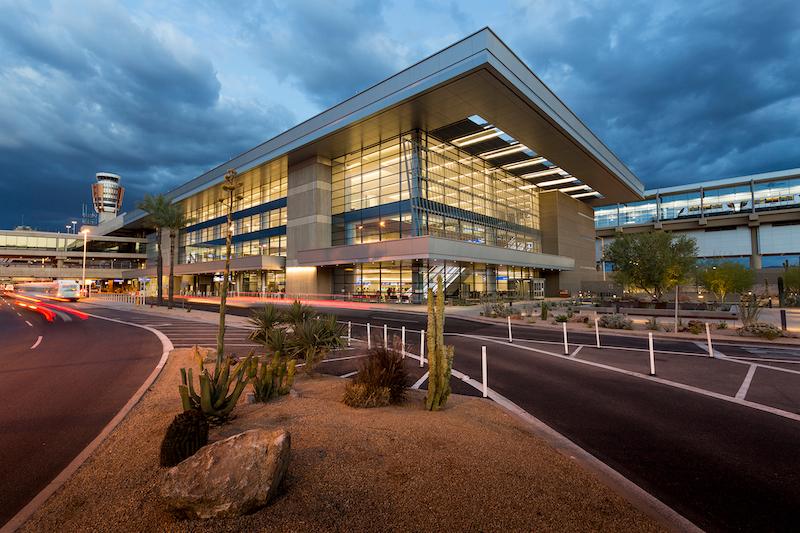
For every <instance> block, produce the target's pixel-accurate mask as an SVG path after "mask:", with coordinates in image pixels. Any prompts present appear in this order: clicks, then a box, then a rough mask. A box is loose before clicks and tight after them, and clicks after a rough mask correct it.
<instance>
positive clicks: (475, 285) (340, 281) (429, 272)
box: [333, 259, 543, 302]
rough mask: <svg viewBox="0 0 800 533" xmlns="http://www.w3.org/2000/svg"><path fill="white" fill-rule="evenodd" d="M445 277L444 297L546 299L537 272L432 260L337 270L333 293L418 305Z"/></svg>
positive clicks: (376, 264)
mask: <svg viewBox="0 0 800 533" xmlns="http://www.w3.org/2000/svg"><path fill="white" fill-rule="evenodd" d="M440 276H441V278H442V283H443V286H444V289H445V294H446V295H447V296H448V297H451V298H462V299H478V298H480V297H481V296H482V295H486V294H496V295H509V296H514V297H521V298H533V297H541V296H543V294H542V293H541V287H543V283H542V280H541V278H540V273H539V271H538V270H536V269H532V268H528V267H514V266H503V265H489V264H484V263H470V262H464V261H437V260H427V259H420V260H409V261H384V262H375V263H359V264H351V265H343V266H337V267H335V269H334V275H333V286H334V294H335V295H336V296H338V297H341V298H344V299H355V300H366V301H380V302H419V301H422V300H423V299H424V298H425V296H426V295H427V291H428V289H429V288H431V289H433V288H435V286H436V280H437V278H438V277H440ZM537 282H538V283H537Z"/></svg>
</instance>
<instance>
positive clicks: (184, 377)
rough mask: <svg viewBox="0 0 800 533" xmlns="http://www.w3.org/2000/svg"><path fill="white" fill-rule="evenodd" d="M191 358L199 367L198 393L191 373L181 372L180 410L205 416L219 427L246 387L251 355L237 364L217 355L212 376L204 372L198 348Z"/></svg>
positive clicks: (230, 358) (203, 361)
mask: <svg viewBox="0 0 800 533" xmlns="http://www.w3.org/2000/svg"><path fill="white" fill-rule="evenodd" d="M194 356H195V358H196V359H197V362H198V366H199V367H200V372H199V373H200V375H199V382H200V389H199V390H200V392H199V393H197V392H196V391H195V388H194V373H193V372H192V369H191V368H188V369H186V368H181V383H182V384H181V385H179V386H178V391H179V392H180V395H181V402H182V403H183V410H184V411H189V410H192V409H196V410H198V411H201V412H202V413H203V414H204V415H206V418H208V420H209V422H211V423H213V424H217V425H218V424H221V423H223V422H225V421H226V420H227V419H228V417H229V416H230V413H231V411H233V408H234V407H236V402H238V401H239V397H240V396H241V395H242V391H244V387H245V385H247V381H248V378H249V372H250V367H251V366H252V365H253V362H254V356H253V353H252V352H251V353H250V355H248V356H247V357H246V358H245V359H242V360H241V361H239V362H236V363H234V360H233V358H232V357H230V356H227V357H225V358H224V359H223V358H222V357H221V356H220V355H219V354H217V357H216V361H215V364H214V370H213V372H209V370H208V368H206V365H205V358H204V357H203V355H202V354H201V353H200V349H199V348H198V347H197V346H195V347H194ZM231 387H233V388H231Z"/></svg>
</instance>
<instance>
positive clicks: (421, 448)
mask: <svg viewBox="0 0 800 533" xmlns="http://www.w3.org/2000/svg"><path fill="white" fill-rule="evenodd" d="M190 363H191V354H190V350H176V351H175V352H173V353H172V355H171V356H170V360H169V361H168V363H167V365H166V367H165V369H164V371H163V372H162V374H161V376H160V377H159V379H158V380H157V381H156V382H155V383H154V384H153V386H152V387H151V389H150V391H149V392H148V393H147V394H146V395H145V396H144V398H143V399H142V400H141V401H140V402H139V404H138V405H137V406H136V407H135V408H134V409H133V410H132V411H131V412H130V413H129V415H128V416H127V417H126V418H125V420H123V422H122V423H121V424H120V425H119V426H118V427H117V428H116V430H115V431H114V432H113V433H112V434H111V435H110V437H109V438H108V439H107V440H106V441H105V442H104V443H103V444H102V445H101V446H100V447H99V448H98V450H97V451H96V452H95V453H94V454H93V455H92V457H90V458H89V460H87V462H86V463H84V465H83V466H82V467H81V468H80V469H79V470H78V471H77V472H76V474H75V475H74V476H73V477H72V478H71V479H70V480H69V481H68V482H67V483H66V484H65V485H64V486H63V487H62V488H61V490H59V491H58V492H57V493H56V494H55V495H54V496H53V497H51V498H50V499H49V500H48V501H47V502H46V503H45V505H44V506H43V507H42V508H41V509H39V511H37V513H36V514H35V515H34V516H33V518H32V519H31V520H30V521H28V522H27V523H26V524H25V526H24V527H23V529H22V530H23V531H28V532H32V531H37V532H38V531H64V532H80V531H117V532H119V531H137V532H141V531H197V532H200V531H658V530H661V528H660V526H659V525H657V524H655V523H654V522H653V521H652V520H651V519H650V518H649V517H648V516H647V515H645V514H644V513H643V512H641V511H639V510H638V509H636V508H634V507H633V506H632V505H631V504H630V503H628V502H627V501H625V500H624V499H623V498H622V497H620V496H619V495H617V494H616V493H615V492H613V491H612V490H611V489H609V488H608V487H606V486H605V485H604V484H602V483H601V482H600V481H599V480H598V479H597V478H596V477H594V475H593V474H591V473H589V472H587V471H585V470H583V469H582V468H581V467H579V466H578V465H577V464H575V463H574V461H573V460H572V459H570V458H568V457H566V456H564V455H562V454H560V453H558V452H557V451H555V450H553V449H552V448H550V447H549V446H548V445H547V444H546V443H545V442H544V441H543V440H541V439H540V438H538V437H536V436H534V435H532V434H531V433H530V432H529V431H528V429H527V428H526V427H525V426H524V425H523V424H522V423H521V422H519V421H517V419H515V418H514V417H512V416H511V415H509V414H508V413H506V412H505V411H504V410H502V409H501V408H500V407H498V406H496V405H494V404H493V403H491V402H489V401H487V400H482V399H478V398H469V397H465V396H458V395H454V396H451V398H450V400H449V402H448V405H447V408H446V409H445V410H444V411H441V412H437V413H429V412H426V411H424V410H423V408H422V397H423V395H424V392H423V391H409V401H408V402H407V403H406V404H404V405H402V406H398V407H385V408H378V409H368V410H358V409H352V408H349V407H347V406H345V405H343V404H342V403H341V402H340V399H341V396H342V393H343V390H344V384H345V380H343V379H340V378H335V377H327V376H320V377H315V378H305V377H302V378H300V379H298V381H297V382H296V383H295V387H294V389H295V390H294V391H293V392H292V394H290V395H289V396H285V397H282V398H280V399H278V400H276V401H273V402H271V403H269V404H266V405H264V404H252V405H249V404H244V403H243V404H241V405H239V406H238V408H237V411H235V413H236V414H237V417H236V418H235V419H234V420H233V421H232V422H231V423H230V424H228V425H225V426H223V427H221V428H216V429H213V430H212V434H211V439H212V440H217V439H220V438H224V437H227V436H230V435H232V434H235V433H238V432H240V431H243V430H245V429H250V428H254V427H264V428H278V427H284V428H287V429H288V430H289V431H290V432H291V435H292V459H291V463H290V466H289V471H288V473H287V475H286V478H285V479H284V482H283V485H282V487H281V489H280V491H279V494H278V496H277V498H276V499H275V500H274V501H273V502H271V503H270V505H268V506H267V507H266V508H264V509H261V510H260V511H258V512H256V513H254V514H251V515H248V516H244V517H239V518H231V519H225V520H213V521H187V520H180V519H176V518H174V517H173V516H172V515H170V514H169V513H168V512H167V511H166V510H165V508H164V506H163V505H162V503H161V501H160V499H159V496H158V490H157V489H158V484H159V479H160V476H161V474H162V472H163V469H161V468H159V466H158V448H159V445H160V442H161V438H162V436H163V434H164V431H165V429H166V427H167V425H168V424H169V422H170V420H171V419H172V417H173V416H174V415H175V414H177V413H178V411H179V410H180V401H179V399H178V394H177V385H178V382H179V373H178V369H179V368H180V367H181V366H186V365H188V364H190ZM243 397H244V395H243Z"/></svg>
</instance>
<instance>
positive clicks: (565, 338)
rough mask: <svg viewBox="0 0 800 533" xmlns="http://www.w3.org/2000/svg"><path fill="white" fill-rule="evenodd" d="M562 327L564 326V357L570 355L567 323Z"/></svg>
mask: <svg viewBox="0 0 800 533" xmlns="http://www.w3.org/2000/svg"><path fill="white" fill-rule="evenodd" d="M561 325H562V326H564V355H569V344H567V323H566V322H562V323H561Z"/></svg>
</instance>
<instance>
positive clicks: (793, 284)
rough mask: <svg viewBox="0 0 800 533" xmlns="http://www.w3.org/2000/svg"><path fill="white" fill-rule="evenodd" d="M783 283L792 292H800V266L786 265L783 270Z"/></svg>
mask: <svg viewBox="0 0 800 533" xmlns="http://www.w3.org/2000/svg"><path fill="white" fill-rule="evenodd" d="M783 284H784V286H785V287H786V290H787V291H788V292H790V293H800V266H793V267H790V266H788V265H787V266H786V268H785V269H784V271H783Z"/></svg>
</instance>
